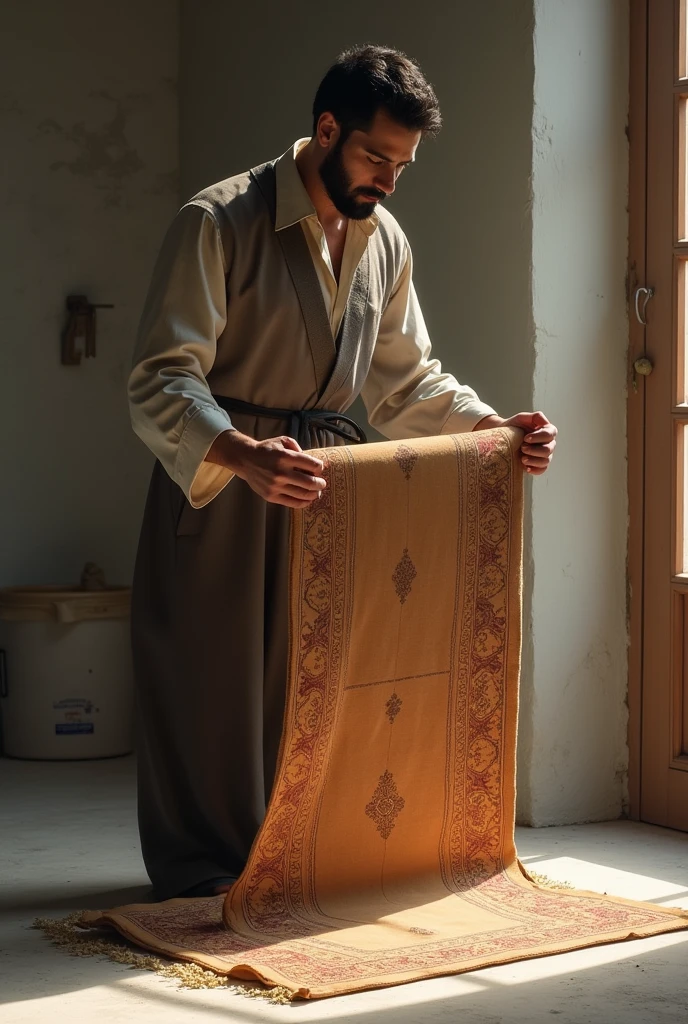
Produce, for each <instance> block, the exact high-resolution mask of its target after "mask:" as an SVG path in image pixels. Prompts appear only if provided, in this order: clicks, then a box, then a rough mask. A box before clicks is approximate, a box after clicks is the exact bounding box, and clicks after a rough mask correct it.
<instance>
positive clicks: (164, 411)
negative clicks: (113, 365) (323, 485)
mask: <svg viewBox="0 0 688 1024" xmlns="http://www.w3.org/2000/svg"><path fill="white" fill-rule="evenodd" d="M225 271H226V268H225V265H224V257H223V252H222V244H221V240H220V237H219V232H218V230H217V226H216V224H215V221H214V220H213V218H212V216H211V215H210V214H209V213H207V212H206V211H205V210H204V209H202V208H201V207H200V206H195V205H189V206H185V207H183V209H182V210H181V211H180V212H179V213H178V214H177V216H176V218H175V219H174V221H173V223H172V225H171V227H170V229H169V231H168V233H167V236H166V237H165V240H164V242H163V245H162V249H161V251H160V255H159V257H158V261H157V264H156V266H155V270H154V272H153V278H152V281H151V285H150V288H149V290H148V296H147V299H146V303H145V306H144V310H143V315H142V317H141V324H140V327H139V333H138V339H137V344H136V350H135V354H134V361H133V369H132V372H131V375H130V377H129V389H128V392H129V408H130V412H131V421H132V426H133V428H134V431H135V432H136V433H137V434H138V436H139V437H140V438H141V440H142V441H143V442H144V443H145V444H146V445H147V446H148V447H149V448H150V450H151V451H152V452H153V454H154V455H155V456H156V457H157V458H158V459H159V460H160V462H161V463H162V465H163V466H164V468H165V470H166V471H167V473H168V474H169V476H170V477H171V478H172V479H173V480H174V481H175V483H177V484H179V486H180V487H181V489H182V490H183V491H184V494H185V495H186V497H187V498H188V499H189V501H190V503H191V504H192V505H193V506H194V508H200V507H201V506H202V505H205V504H207V503H208V502H209V501H211V500H212V498H214V497H215V496H216V495H217V494H218V493H219V492H220V491H221V490H222V488H223V487H224V486H225V485H226V484H227V482H228V481H229V480H230V479H231V478H232V476H233V474H232V472H231V471H230V470H228V469H224V468H223V467H221V466H217V465H214V464H211V463H208V462H204V459H205V456H206V455H207V453H208V450H209V449H210V447H211V445H212V443H213V441H214V440H215V438H216V437H217V436H218V435H219V434H221V433H222V432H223V431H225V430H228V429H233V428H232V423H231V420H230V418H229V416H228V415H227V413H226V412H224V410H222V409H220V407H219V406H218V405H217V403H216V402H215V401H214V400H213V397H212V395H211V393H210V388H209V387H208V383H207V381H206V375H207V374H208V372H209V371H210V369H211V367H212V365H213V362H214V360H215V353H216V347H217V339H218V337H219V336H220V334H221V333H222V331H223V329H224V326H225V323H226V315H227V314H226V309H227V306H226V291H225Z"/></svg>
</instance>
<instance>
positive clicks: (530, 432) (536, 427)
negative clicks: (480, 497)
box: [473, 412, 557, 476]
mask: <svg viewBox="0 0 688 1024" xmlns="http://www.w3.org/2000/svg"><path fill="white" fill-rule="evenodd" d="M493 427H519V428H520V429H521V430H525V432H526V435H525V437H524V438H523V444H522V445H521V462H522V463H523V466H524V468H525V471H526V473H532V475H533V476H542V474H543V473H544V472H545V470H546V469H548V467H549V464H550V462H551V461H552V456H553V455H554V449H555V448H556V446H557V441H556V437H557V428H556V427H555V426H554V424H553V423H550V421H549V420H548V419H547V417H546V416H545V414H544V413H542V412H519V413H516V415H515V416H510V417H509V419H507V420H505V419H502V417H501V416H486V417H485V418H484V419H482V420H480V422H479V423H478V424H477V425H476V426H475V427H473V429H474V430H491V429H492V428H493Z"/></svg>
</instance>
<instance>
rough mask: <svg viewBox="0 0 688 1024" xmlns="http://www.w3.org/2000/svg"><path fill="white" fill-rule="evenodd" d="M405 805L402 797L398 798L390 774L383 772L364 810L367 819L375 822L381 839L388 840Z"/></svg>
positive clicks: (392, 777)
mask: <svg viewBox="0 0 688 1024" xmlns="http://www.w3.org/2000/svg"><path fill="white" fill-rule="evenodd" d="M405 804H406V801H405V800H404V798H403V796H399V792H398V790H397V786H396V783H395V781H394V776H393V775H392V773H391V772H390V771H385V772H383V774H382V775H381V776H380V780H379V782H378V784H377V788H376V790H375V792H374V793H373V798H372V800H371V801H370V803H369V804H367V806H366V809H365V812H366V814H367V815H368V817H369V818H372V820H373V821H374V822H375V827H376V829H377V830H378V832H379V833H380V835H381V836H382V838H383V839H389V837H390V835H391V834H392V829H393V828H394V826H395V825H396V823H397V818H398V817H399V814H400V813H401V812H402V811H403V809H404V805H405Z"/></svg>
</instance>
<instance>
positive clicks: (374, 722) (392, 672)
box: [83, 429, 688, 998]
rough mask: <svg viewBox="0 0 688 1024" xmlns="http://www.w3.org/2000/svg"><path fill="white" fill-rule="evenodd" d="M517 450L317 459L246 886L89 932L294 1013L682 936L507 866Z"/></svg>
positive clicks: (483, 440) (490, 447) (405, 445)
mask: <svg viewBox="0 0 688 1024" xmlns="http://www.w3.org/2000/svg"><path fill="white" fill-rule="evenodd" d="M521 436H522V435H521V433H520V432H519V431H514V430H506V429H500V430H496V431H485V432H477V433H472V434H461V435H448V436H443V437H433V438H423V439H414V440H410V441H405V442H385V443H382V444H370V445H362V446H361V447H357V448H335V449H327V450H326V451H324V452H323V453H321V454H322V455H323V457H324V458H325V460H326V466H327V468H326V474H327V480H328V487H327V489H326V490H325V492H324V493H323V496H322V498H321V499H320V500H319V501H317V502H315V503H314V504H312V505H311V506H310V508H308V509H306V510H304V511H302V512H298V513H295V514H294V516H293V526H292V539H291V568H290V587H291V591H290V602H291V604H290V636H291V649H290V678H289V686H288V695H287V706H286V711H285V723H284V732H283V737H282V746H281V750H280V758H279V766H278V771H277V777H276V781H275V786H274V790H273V793H272V797H271V800H270V804H269V808H268V811H267V815H266V818H265V821H264V823H263V826H262V828H261V830H260V833H259V835H258V837H257V839H256V841H255V843H254V846H253V849H252V851H251V855H250V858H249V861H248V864H247V866H246V869H245V871H244V873H243V875H242V876H241V878H240V879H239V881H238V882H237V883H236V885H235V886H234V887H233V889H232V890H231V892H230V893H229V894H228V895H227V897H226V899H225V898H224V897H222V896H220V897H215V898H211V899H197V900H189V899H183V900H182V899H174V900H168V901H167V902H165V903H160V904H152V905H151V904H146V905H143V904H142V905H137V906H128V907H120V908H118V909H115V910H110V911H105V912H103V913H96V912H89V913H87V914H86V915H85V916H84V918H83V923H84V924H87V925H98V926H100V925H103V924H109V925H111V926H113V927H114V928H116V929H117V930H118V931H119V932H121V933H122V934H123V935H124V936H126V937H127V938H129V939H131V940H133V941H134V942H135V943H137V944H138V945H140V946H143V947H144V948H145V949H147V950H152V951H154V952H156V953H161V954H164V955H166V956H169V957H171V958H173V959H176V960H187V961H192V962H194V963H197V964H200V965H201V966H203V967H205V968H209V969H211V970H212V971H215V972H218V973H220V974H225V975H232V976H234V977H237V978H243V979H254V980H255V979H258V980H260V981H262V982H264V983H266V984H268V985H280V986H284V988H285V989H287V990H289V992H290V993H293V994H294V995H296V996H301V997H305V998H318V997H322V996H333V995H339V994H342V993H346V992H355V991H357V990H360V989H368V988H377V987H381V986H386V985H396V984H400V983H402V982H408V981H413V980H416V979H419V978H429V977H433V976H436V975H441V974H453V973H458V972H463V971H472V970H475V969H476V968H480V967H487V966H489V965H494V964H503V963H507V962H509V961H514V960H522V959H526V958H529V957H537V956H545V955H547V954H551V953H561V952H564V951H566V950H572V949H578V948H580V947H583V946H593V945H596V944H601V943H608V942H616V941H620V940H622V939H632V938H639V937H641V936H647V935H655V934H657V933H658V932H667V931H673V930H678V929H682V928H688V912H685V911H681V910H672V909H666V908H661V907H656V906H654V905H652V904H644V903H637V902H632V901H629V900H625V899H619V898H614V897H611V896H602V895H599V894H597V893H592V892H579V891H577V890H557V889H551V888H547V887H543V886H539V885H538V884H536V883H535V882H534V881H533V880H532V879H530V877H529V876H528V874H527V872H526V871H525V869H524V868H523V867H522V866H521V865H520V863H519V861H518V859H517V856H516V850H515V847H514V798H515V756H516V718H517V702H518V677H519V658H520V630H521V542H522V508H523V497H522V493H523V471H522V469H521V467H520V463H519V460H518V456H517V452H518V448H519V445H520V443H521ZM230 486H231V485H230Z"/></svg>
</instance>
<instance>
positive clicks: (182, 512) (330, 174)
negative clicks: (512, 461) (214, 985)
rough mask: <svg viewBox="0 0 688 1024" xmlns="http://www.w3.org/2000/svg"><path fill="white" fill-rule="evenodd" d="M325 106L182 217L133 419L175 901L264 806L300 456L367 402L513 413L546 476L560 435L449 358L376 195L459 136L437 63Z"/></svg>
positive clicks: (309, 478) (142, 694) (150, 758)
mask: <svg viewBox="0 0 688 1024" xmlns="http://www.w3.org/2000/svg"><path fill="white" fill-rule="evenodd" d="M313 114H314V125H313V137H312V138H311V139H310V140H309V139H302V140H300V141H299V142H297V143H296V144H295V145H294V147H293V148H292V149H290V150H289V151H288V152H287V153H285V154H284V156H282V157H281V158H280V159H279V160H277V161H273V162H272V163H270V164H267V165H263V166H262V167H260V168H256V169H254V171H252V172H250V173H247V174H241V175H238V176H237V177H234V178H229V179H227V180H226V181H222V182H220V183H218V184H217V185H213V186H212V187H210V188H208V189H206V190H204V191H203V192H201V193H199V194H198V195H197V196H195V197H194V198H193V199H192V200H191V201H190V202H189V203H187V204H186V205H185V206H184V207H183V208H182V210H181V211H180V212H179V214H178V215H177V217H176V219H175V221H174V222H173V224H172V226H171V228H170V231H169V233H168V235H167V237H166V239H165V242H164V243H163V247H162V251H161V254H160V257H159V259H158V263H157V265H156V268H155V272H154V275H153V280H152V284H151V288H150V291H149V295H148V299H147V302H146V307H145V310H144V313H143V317H142V322H141V328H140V334H139V341H138V345H137V351H136V355H135V360H134V368H133V371H132V374H131V379H130V386H129V396H130V403H131V412H132V421H133V425H134V429H135V430H136V432H137V433H138V434H139V436H140V437H141V438H142V439H143V440H144V441H145V443H146V444H147V445H148V446H149V448H150V449H151V450H152V451H153V453H154V454H155V455H156V457H157V460H158V461H157V463H156V466H155V469H154V472H153V479H152V482H151V488H150V492H149V497H148V502H147V506H146V512H145V517H144V523H143V528H142V534H141V542H140V546H139V553H138V558H137V564H136V572H135V580H134V595H133V607H132V624H133V644H134V658H135V670H136V677H137V687H138V698H139V722H140V738H139V825H140V832H141V842H142V848H143V856H144V859H145V862H146V866H147V869H148V872H149V874H150V877H151V880H152V882H153V885H154V888H155V891H156V893H157V896H158V897H159V898H168V897H172V896H180V895H212V894H214V893H217V892H222V891H225V890H226V889H227V888H228V887H229V886H230V885H231V883H232V880H233V879H234V878H236V876H237V875H238V874H239V872H240V871H241V870H242V867H243V865H244V863H245V860H246V857H247V855H248V852H249V849H250V847H251V843H252V841H253V839H254V837H255V834H256V832H257V830H258V827H259V826H260V823H261V821H262V818H263V816H264V813H265V805H266V801H267V799H268V798H269V795H270V790H271V786H272V782H273V777H274V772H275V764H276V759H277V751H278V746H279V740H280V735H281V726H282V714H283V708H284V693H285V683H286V670H287V639H288V638H287V578H286V569H287V553H288V551H287V548H288V530H289V512H288V509H290V508H304V507H305V506H306V505H308V504H310V503H311V502H313V501H317V500H318V497H319V495H320V494H321V492H322V490H323V488H324V487H325V486H326V483H325V480H324V478H323V476H322V470H323V464H322V462H321V461H320V460H319V459H317V458H315V457H313V456H312V455H309V454H308V453H307V451H306V450H305V449H308V448H317V447H324V446H327V445H331V444H336V443H345V442H346V441H347V440H349V441H352V440H357V439H361V432H360V430H359V428H358V427H357V426H356V425H355V424H354V423H353V421H351V420H350V419H349V418H347V417H346V416H345V410H346V409H347V408H349V406H350V405H351V403H352V402H353V401H354V399H355V398H356V396H357V395H358V394H359V393H360V394H361V395H362V397H363V400H364V402H365V404H366V407H367V411H368V416H369V419H370V422H371V423H372V424H373V426H375V427H376V428H377V429H379V430H380V431H381V432H382V433H383V434H385V435H386V436H387V437H389V438H408V437H412V436H421V435H435V434H440V433H457V432H461V431H469V430H476V429H486V428H489V427H493V426H498V425H501V424H504V423H506V424H511V425H515V426H518V427H522V428H523V429H524V430H525V431H526V437H525V440H524V444H523V447H522V449H521V451H522V459H523V462H524V466H525V468H526V470H527V471H528V472H529V473H533V474H535V475H537V474H540V473H542V472H544V470H545V469H546V468H547V466H548V464H549V461H550V459H551V457H552V452H553V450H554V445H555V435H556V428H555V427H554V426H553V425H552V424H550V423H549V422H548V421H547V419H546V417H545V416H544V415H542V414H541V413H521V414H519V415H518V416H514V417H511V419H507V420H504V419H502V418H501V417H499V416H498V415H497V414H496V413H495V411H494V410H493V409H492V408H490V406H488V405H485V404H484V403H482V402H481V401H480V400H479V399H478V397H477V395H476V394H475V392H474V391H472V390H471V389H470V388H469V387H466V386H464V385H461V384H459V383H458V381H457V380H456V379H455V378H454V377H452V376H451V375H450V374H447V373H443V372H442V369H441V366H440V364H439V362H438V361H437V360H435V359H432V358H431V355H430V342H429V340H428V337H427V332H426V328H425V324H424V322H423V316H422V313H421V310H420V307H419V305H418V300H417V298H416V295H415V292H414V289H413V284H412V280H411V252H410V249H409V246H408V242H407V240H406V238H405V236H404V234H403V232H402V231H401V229H400V227H399V225H398V224H397V222H396V221H395V220H394V218H393V217H392V216H391V215H390V214H389V213H388V212H387V211H386V210H385V209H384V208H383V207H382V205H381V204H382V203H383V201H384V200H385V199H387V197H388V196H390V195H391V194H392V193H393V192H394V189H395V186H396V182H397V179H398V177H399V175H400V174H401V173H402V172H403V170H404V168H405V167H407V166H408V165H409V164H410V163H412V162H413V161H414V160H415V156H416V150H417V148H418V145H419V143H420V141H421V139H422V138H423V137H424V136H425V135H430V134H434V133H436V132H437V131H438V130H439V128H440V124H441V121H440V114H439V108H438V103H437V98H436V96H435V94H434V92H433V90H432V88H431V87H430V86H429V85H428V83H427V82H426V81H425V79H424V78H423V75H422V73H421V71H420V69H419V68H418V66H417V65H416V64H415V63H414V62H413V61H411V60H409V59H408V58H406V57H405V56H404V55H402V54H400V53H398V52H396V51H394V50H390V49H385V48H381V47H373V46H367V47H363V48H358V49H355V50H351V51H349V52H347V53H344V54H342V55H341V56H340V57H339V58H338V60H337V61H336V62H335V64H334V65H333V67H332V68H331V69H330V71H329V72H328V73H327V75H326V76H325V78H324V79H323V82H322V83H321V85H320V87H319V89H318V92H317V94H316V97H315V102H314V109H313ZM232 477H236V479H234V480H232ZM230 480H231V481H232V482H231V484H230ZM228 484H229V486H227V485H228Z"/></svg>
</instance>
